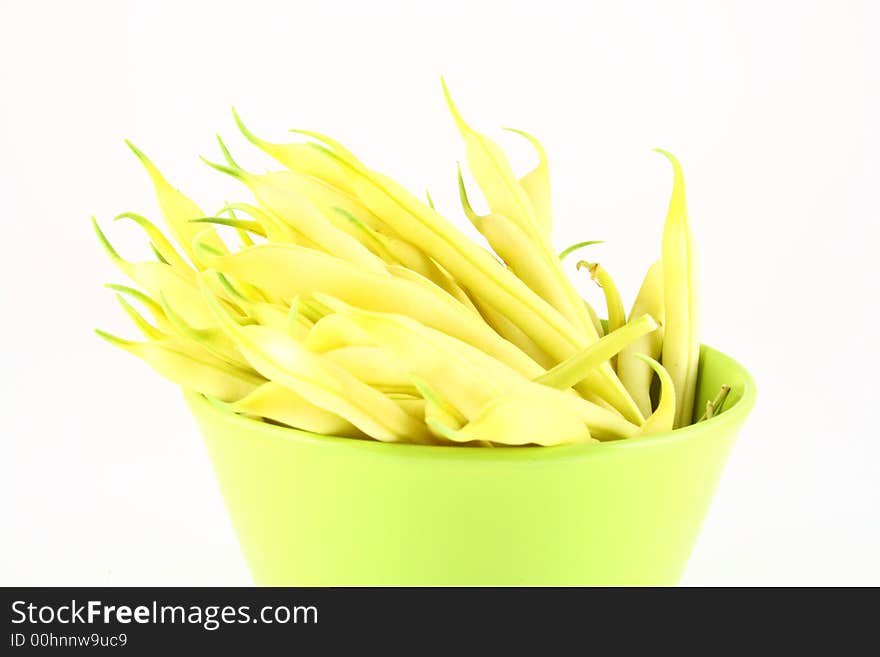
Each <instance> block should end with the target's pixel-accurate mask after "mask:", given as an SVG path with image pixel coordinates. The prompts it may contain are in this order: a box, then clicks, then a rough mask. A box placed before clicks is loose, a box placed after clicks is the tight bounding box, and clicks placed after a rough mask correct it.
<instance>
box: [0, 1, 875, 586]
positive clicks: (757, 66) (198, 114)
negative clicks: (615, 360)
mask: <svg viewBox="0 0 880 657" xmlns="http://www.w3.org/2000/svg"><path fill="white" fill-rule="evenodd" d="M877 8H878V4H877V3H871V2H844V1H841V0H837V1H829V2H767V1H761V2H729V3H718V2H700V1H694V2H657V3H649V2H644V3H632V2H583V3H577V2H572V1H571V0H566V1H564V2H552V1H549V0H541V2H497V3H487V2H478V1H475V0H470V1H468V2H452V1H451V0H445V1H444V2H436V3H430V4H429V3H407V2H398V3H393V2H385V1H381V2H380V1H379V0H370V1H369V2H323V3H319V2H297V1H293V2H284V3H281V2H279V3H268V2H242V1H241V0H237V1H235V2H218V1H215V2H206V3H196V2H137V3H136V2H89V1H85V0H80V1H78V2H61V1H59V2H54V3H48V2H25V1H21V2H9V1H5V0H4V1H2V2H0V212H2V221H0V235H2V257H0V281H2V288H0V289H2V311H0V312H2V323H0V344H2V348H3V358H2V376H0V405H2V409H0V410H2V415H0V427H2V456H0V528H2V529H0V535H2V543H0V584H6V585H11V584H43V585H49V584H94V585H98V584H126V585H127V584H248V583H249V582H250V579H249V576H248V574H247V570H246V568H245V565H244V562H243V560H242V558H241V557H240V555H239V552H238V548H237V544H236V542H235V537H234V535H233V533H232V531H231V528H230V526H229V524H228V521H227V518H226V514H225V510H224V508H223V506H222V502H221V500H220V497H219V493H218V491H217V488H216V485H215V483H214V480H213V475H212V472H211V470H210V465H209V463H208V460H207V456H206V454H205V451H204V449H203V447H202V444H201V441H200V439H199V437H198V435H197V432H196V428H195V425H194V422H193V421H192V420H191V419H190V418H189V416H188V415H187V413H186V411H185V409H184V407H183V403H182V401H181V399H180V397H179V394H178V392H177V390H176V389H175V388H174V386H172V385H170V384H168V383H166V382H165V381H163V380H160V379H159V378H158V377H157V376H155V375H154V374H153V373H152V372H151V371H149V370H148V369H147V368H146V367H145V366H144V365H143V364H142V363H140V362H138V361H136V360H135V359H133V358H131V357H129V356H127V355H125V354H123V353H122V352H118V351H116V350H113V349H111V348H110V347H109V346H108V345H106V344H104V343H103V342H101V341H99V340H98V339H97V338H96V337H95V336H94V335H93V334H92V333H91V330H92V328H93V327H94V326H101V327H103V328H106V329H109V330H111V331H115V332H120V333H124V334H128V335H133V333H131V330H130V329H129V328H128V327H127V324H126V322H125V321H124V320H123V319H122V316H121V313H120V312H119V310H118V308H116V307H115V303H114V301H113V297H112V294H111V293H110V292H109V291H107V290H105V289H103V288H102V287H101V285H102V284H103V283H105V282H108V281H117V282H122V279H121V275H120V274H118V273H117V272H116V271H115V270H114V269H113V268H112V266H111V265H110V264H109V262H108V261H107V260H106V259H105V258H104V256H103V254H102V253H101V251H100V249H99V247H98V244H97V242H96V240H95V239H94V236H93V234H92V233H91V229H90V227H89V225H88V218H89V216H90V215H91V214H95V215H96V216H97V217H98V219H99V220H100V221H102V224H103V225H104V226H105V228H106V229H107V230H108V232H109V234H110V236H111V239H113V240H114V241H115V242H116V243H117V245H118V246H119V247H120V249H122V250H123V251H124V252H125V254H126V255H128V256H136V255H138V254H139V253H144V251H143V250H141V251H138V250H137V249H139V248H142V247H140V246H139V243H140V235H139V234H137V232H136V229H135V228H134V227H133V226H128V225H122V224H116V225H112V224H111V223H110V219H111V218H112V217H113V216H114V215H115V214H117V213H118V212H122V211H127V210H131V211H137V212H142V213H145V214H147V215H148V216H151V217H153V218H154V219H157V220H158V216H157V208H156V205H155V201H154V198H153V195H152V191H151V188H150V185H149V183H148V180H147V178H146V176H145V175H144V173H143V171H142V169H141V167H140V165H139V163H138V162H137V161H136V159H135V158H134V157H133V156H132V155H131V153H130V152H128V150H127V149H126V148H125V146H124V144H123V141H122V140H123V138H130V139H132V140H133V141H135V143H137V144H138V145H139V146H140V147H141V148H142V149H144V150H145V151H146V152H147V153H148V154H149V155H150V156H151V157H152V158H153V159H154V161H156V162H157V163H158V164H159V165H160V167H162V168H163V170H164V172H165V173H166V175H167V176H168V177H169V179H171V180H172V181H173V182H174V183H175V184H176V185H178V186H180V187H181V188H183V189H184V190H185V191H186V192H188V193H189V194H190V195H192V196H194V197H195V198H196V199H197V200H198V201H199V202H200V203H201V204H202V206H203V207H204V208H206V209H209V210H215V209H217V208H219V206H220V204H221V203H222V202H223V201H224V200H227V199H229V198H231V197H233V198H242V199H244V198H246V195H245V194H244V190H242V189H239V188H238V187H237V186H236V184H235V183H234V181H231V180H230V179H227V178H226V177H224V176H222V174H218V173H215V172H212V171H210V170H209V169H207V167H205V166H204V165H203V164H201V163H200V162H199V160H198V158H197V156H198V155H200V154H202V155H208V156H211V157H214V158H215V159H216V157H217V148H216V144H215V143H214V141H213V139H214V133H215V132H218V131H219V132H220V133H222V134H223V135H224V136H226V137H227V141H228V143H229V144H230V147H231V148H232V150H233V152H234V153H235V154H236V155H238V156H239V157H240V159H241V160H242V161H243V162H244V163H245V164H247V165H249V166H252V167H257V168H260V167H264V166H266V165H267V164H268V162H267V161H266V160H265V159H263V158H262V157H261V156H259V155H258V154H255V153H254V152H253V149H252V148H250V147H248V146H247V145H246V144H245V142H244V141H243V139H242V138H240V137H239V136H238V135H237V133H236V130H235V127H234V125H233V124H232V121H231V118H230V114H229V107H230V105H232V104H235V105H236V107H237V108H238V109H239V110H240V112H241V113H242V115H243V116H244V117H245V118H246V119H247V121H248V122H249V124H250V125H251V127H252V128H253V129H255V130H256V131H257V132H258V133H261V134H263V135H264V136H265V137H267V138H270V139H274V140H277V141H281V140H284V139H285V134H286V130H287V129H288V128H292V127H300V128H311V129H315V130H319V131H325V132H329V133H331V134H333V135H335V136H337V137H338V138H339V139H340V140H342V141H343V143H346V144H347V145H349V146H350V147H351V148H352V149H353V150H354V151H355V152H357V153H359V154H360V155H361V157H362V158H363V159H365V160H366V161H368V162H370V163H371V164H373V165H374V166H375V167H376V168H379V169H381V170H384V171H386V172H388V173H390V174H392V175H394V176H397V177H399V178H400V179H401V180H402V181H403V182H405V183H406V184H407V185H409V186H410V187H411V188H412V189H414V190H421V189H424V188H426V187H429V188H430V190H431V191H432V193H433V195H434V197H435V199H436V200H437V201H438V204H439V206H440V208H441V210H444V211H446V212H447V214H449V215H450V216H454V217H455V220H456V221H462V217H461V215H460V212H459V211H458V204H457V201H456V196H455V177H454V176H455V162H456V160H458V159H462V158H463V149H462V146H461V143H460V141H459V139H458V136H457V134H456V132H455V130H454V127H453V124H452V122H451V120H450V119H449V117H448V116H447V115H446V112H445V108H444V106H443V103H442V97H441V94H440V86H439V81H438V78H439V75H440V74H444V75H445V76H446V78H447V80H448V82H449V84H450V86H451V88H452V90H453V92H454V94H455V97H456V99H457V101H458V103H459V106H460V108H461V109H462V111H463V112H465V114H466V116H467V117H468V118H469V119H470V120H471V121H472V123H473V124H474V125H475V126H477V127H478V128H480V129H483V130H484V131H486V132H488V133H489V134H491V135H493V136H495V137H497V138H498V139H499V140H500V141H502V143H503V144H504V145H505V146H508V147H509V148H510V152H511V153H512V157H513V160H514V162H515V164H516V165H517V167H519V168H521V169H523V170H525V169H527V168H529V167H530V166H531V164H532V157H533V156H532V154H531V153H530V151H529V149H528V148H526V147H525V146H524V145H523V143H522V142H520V141H519V140H518V138H516V137H515V136H512V135H506V133H502V132H501V131H500V128H501V127H502V126H505V125H512V126H515V127H520V128H523V129H526V130H529V131H532V132H534V133H535V134H536V135H538V136H539V137H540V138H541V139H542V140H543V141H544V143H545V145H546V147H547V149H548V151H549V153H550V157H551V165H552V171H553V183H554V203H555V210H556V226H557V227H556V232H555V240H556V242H557V246H559V247H560V248H561V247H563V246H566V245H567V244H568V243H570V242H572V241H576V240H580V239H591V238H592V239H597V238H602V239H605V240H608V243H607V244H605V245H603V246H601V247H596V248H595V250H594V251H593V253H592V257H593V258H596V259H599V260H601V261H602V262H603V263H604V264H605V265H606V266H607V267H608V268H609V269H610V270H611V272H612V273H613V274H614V275H615V277H616V278H617V280H618V284H619V287H620V288H621V290H622V292H623V293H624V295H625V296H626V298H627V299H630V300H631V299H632V298H633V296H634V294H635V292H636V289H637V287H638V284H639V282H640V279H641V276H642V274H643V272H644V270H645V268H646V267H647V266H648V264H649V263H650V261H651V259H652V258H654V257H656V256H657V255H658V251H659V239H660V233H661V227H662V221H663V217H664V213H665V206H666V203H667V200H668V195H669V189H670V184H671V176H670V171H669V168H668V165H667V164H666V162H665V161H664V160H663V159H662V158H661V157H660V156H658V155H656V154H654V153H651V152H650V148H652V147H655V146H663V147H665V148H668V149H670V150H672V151H673V152H675V153H676V154H677V155H678V156H679V158H680V159H681V160H682V162H683V163H684V166H685V173H686V177H687V181H688V193H689V204H690V210H691V218H692V222H693V227H694V231H695V233H696V236H697V239H698V244H699V248H700V253H701V260H702V280H703V335H704V339H705V341H706V342H707V343H709V344H712V345H714V346H717V347H720V348H721V349H723V350H724V351H726V352H728V353H730V354H732V355H733V356H735V357H736V358H738V359H739V360H741V361H742V362H743V363H744V364H746V365H747V367H748V368H749V369H750V370H751V371H752V372H753V374H754V376H755V378H756V379H757V381H758V385H759V402H758V405H757V407H756V408H755V411H754V414H753V416H752V417H751V419H750V421H749V423H748V424H747V426H746V428H745V430H744V431H743V433H742V435H741V437H740V440H739V442H738V444H737V446H736V448H735V450H734V452H733V454H732V457H731V459H730V462H729V464H728V468H727V470H726V474H725V476H724V479H723V481H722V483H721V486H720V488H719V490H718V494H717V497H716V499H715V503H714V505H713V507H712V510H711V512H710V515H709V518H708V519H707V522H706V525H705V529H704V531H703V534H702V537H701V540H700V542H699V545H698V547H697V549H696V551H695V553H694V555H693V559H692V561H691V564H690V566H689V568H688V571H687V574H686V576H685V578H684V580H683V583H685V584H691V585H698V584H699V585H705V584H712V585H717V584H723V585H737V584H793V585H806V584H874V585H877V584H880V560H878V559H877V555H878V554H880V431H878V421H880V416H878V413H877V404H878V397H880V395H878V393H880V390H878V386H877V383H876V381H877V377H878V364H880V363H878V355H877V343H878V338H877V323H878V320H880V315H878V312H877V293H876V290H875V287H876V283H877V280H878V276H877V264H878V259H880V258H878V248H880V247H878V245H880V229H878V224H880V186H878V182H880V180H878V153H880V134H878V124H880V104H878V74H877V64H878V63H880V52H878V45H877V44H878V43H880V22H878V19H880V15H878V10H877ZM583 289H584V290H585V294H588V295H591V296H590V298H593V299H595V300H597V301H598V299H599V297H598V296H597V292H598V291H597V290H596V289H595V288H593V287H590V285H588V284H586V283H584V284H583Z"/></svg>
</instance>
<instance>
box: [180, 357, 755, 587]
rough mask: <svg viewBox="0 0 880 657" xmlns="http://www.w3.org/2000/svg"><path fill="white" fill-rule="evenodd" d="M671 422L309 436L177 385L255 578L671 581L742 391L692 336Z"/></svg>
mask: <svg viewBox="0 0 880 657" xmlns="http://www.w3.org/2000/svg"><path fill="white" fill-rule="evenodd" d="M723 383H727V384H730V385H731V387H732V390H731V393H730V396H729V397H728V400H727V403H726V405H725V410H724V412H723V413H721V414H720V415H718V416H716V417H715V418H712V419H711V420H708V421H704V422H700V423H699V424H696V425H693V426H690V427H686V428H683V429H678V430H676V431H673V432H671V433H667V434H662V435H654V436H649V437H645V438H635V439H629V440H624V441H619V442H606V443H601V444H592V445H572V446H562V447H505V448H500V447H496V448H467V447H430V446H422V445H399V444H388V443H379V442H374V441H366V440H354V439H350V438H334V437H327V436H320V435H316V434H311V433H308V432H304V431H298V430H295V429H287V428H284V427H278V426H273V425H270V424H266V423H263V422H257V421H254V420H251V419H247V418H244V417H240V416H237V415H235V414H233V413H230V412H228V411H224V410H223V409H221V408H218V407H215V406H214V405H212V404H211V403H210V402H208V401H207V400H206V399H205V398H204V397H202V396H201V395H198V394H195V393H191V392H187V393H186V400H187V403H188V404H189V407H190V409H191V410H192V413H193V414H194V415H195V417H196V419H197V421H198V424H199V426H200V428H201V431H202V435H203V436H204V439H205V443H206V445H207V447H208V452H209V453H210V455H211V459H212V461H213V464H214V470H215V472H216V475H217V480H218V482H219V484H220V489H221V491H222V494H223V497H224V499H225V501H226V505H227V507H228V510H229V514H230V516H231V518H232V522H233V525H234V526H235V530H236V532H237V534H238V539H239V541H240V543H241V547H242V550H243V552H244V555H245V558H246V559H247V562H248V565H249V567H250V570H251V573H252V575H253V577H254V580H255V581H256V583H257V584H261V585H276V586H370V585H376V586H411V585H412V586H419V585H558V586H567V585H671V584H675V583H676V582H677V581H678V580H679V578H680V576H681V573H682V571H683V570H684V567H685V564H686V563H687V560H688V557H689V556H690V553H691V550H692V549H693V545H694V543H695V541H696V539H697V535H698V533H699V531H700V526H701V525H702V523H703V518H704V517H705V515H706V511H707V509H708V507H709V503H710V502H711V499H712V496H713V494H714V491H715V487H716V485H717V482H718V479H719V477H720V475H721V470H722V468H723V466H724V462H725V460H726V458H727V453H728V450H729V448H730V446H731V444H732V443H733V441H734V438H735V437H736V435H737V433H738V431H739V429H740V426H741V425H742V423H743V422H744V421H745V419H746V416H747V415H748V414H749V411H750V410H751V408H752V405H753V404H754V402H755V385H754V382H753V381H752V378H751V376H749V374H748V372H746V370H745V369H744V368H743V367H742V366H741V365H739V364H738V363H737V362H736V361H734V360H733V359H731V358H729V357H728V356H725V355H724V354H722V353H720V352H718V351H716V350H714V349H712V348H710V347H706V346H704V347H703V348H702V352H701V375H700V381H699V383H698V395H697V406H696V407H697V408H705V404H706V401H707V399H709V398H711V397H712V396H713V395H714V394H715V393H716V392H717V391H718V389H719V387H720V386H721V384H723Z"/></svg>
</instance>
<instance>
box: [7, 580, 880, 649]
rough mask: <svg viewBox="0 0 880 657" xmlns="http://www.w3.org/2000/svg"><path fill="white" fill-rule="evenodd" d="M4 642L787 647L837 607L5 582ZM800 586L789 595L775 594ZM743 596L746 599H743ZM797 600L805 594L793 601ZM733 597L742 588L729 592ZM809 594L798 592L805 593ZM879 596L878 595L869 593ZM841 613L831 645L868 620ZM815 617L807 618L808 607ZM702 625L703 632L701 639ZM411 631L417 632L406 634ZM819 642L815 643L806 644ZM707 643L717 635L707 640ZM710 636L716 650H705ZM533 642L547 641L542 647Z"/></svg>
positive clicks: (826, 623) (813, 636)
mask: <svg viewBox="0 0 880 657" xmlns="http://www.w3.org/2000/svg"><path fill="white" fill-rule="evenodd" d="M0 592H2V598H3V601H2V602H3V608H4V611H3V617H4V623H5V629H6V632H5V635H4V636H3V637H2V648H0V652H2V654H5V655H15V654H19V653H25V652H34V651H45V650H53V651H57V650H62V651H63V652H67V651H69V650H74V651H84V650H89V651H93V650H100V651H102V652H109V653H114V652H117V651H120V652H133V653H135V654H140V653H141V652H147V653H150V654H156V653H157V651H164V652H167V651H171V654H177V653H178V651H179V650H183V649H198V650H199V651H200V652H199V654H203V653H202V652H201V651H203V650H210V649H223V650H224V653H223V654H226V653H225V650H246V651H248V652H247V653H244V654H252V653H251V651H253V650H254V649H268V648H280V649H284V651H285V652H291V651H295V650H298V649H300V648H309V649H316V650H319V651H321V652H324V651H326V650H328V649H330V648H333V647H342V646H351V645H355V646H357V645H361V646H362V647H363V648H377V647H379V648H386V647H392V646H398V647H400V646H409V647H410V648H412V649H413V650H415V649H416V648H417V647H425V646H426V645H430V646H433V647H437V646H439V645H441V644H442V645H446V646H453V647H456V646H457V647H460V648H466V647H468V646H472V645H473V643H472V642H473V641H474V640H475V639H480V640H483V641H486V640H488V641H489V642H490V643H491V644H492V645H493V646H495V647H498V646H500V645H504V644H514V645H517V646H519V647H520V648H522V647H523V646H524V645H526V644H525V643H524V642H530V645H535V646H541V645H545V647H550V646H567V647H570V648H576V649H578V650H579V651H580V650H589V649H590V647H591V646H594V647H598V645H599V644H601V645H603V646H606V647H607V645H608V642H609V641H611V642H612V644H613V646H614V648H615V652H617V651H620V650H622V649H627V648H635V647H637V646H643V645H645V642H647V644H648V645H653V647H654V648H661V647H663V648H675V649H679V648H682V647H683V646H684V645H687V644H692V645H699V644H700V642H701V641H705V640H710V644H711V645H707V646H706V648H707V650H709V652H714V650H715V648H718V647H719V645H721V644H723V645H724V646H725V647H726V648H730V647H731V646H732V645H733V644H736V643H737V642H739V641H741V640H743V639H745V638H746V637H747V636H755V635H759V636H761V637H762V639H761V640H762V642H763V643H762V645H763V646H764V647H766V646H768V645H769V643H768V642H769V641H770V640H771V638H772V637H773V636H774V635H775V636H777V637H780V636H781V637H782V638H783V644H784V645H786V646H788V647H790V646H791V642H792V641H794V640H796V639H810V640H818V639H819V638H820V637H819V634H818V633H819V632H823V631H826V630H829V629H830V628H831V627H832V625H831V621H832V618H833V615H832V613H831V610H829V609H822V610H821V611H820V608H819V607H818V606H808V605H809V603H808V598H809V596H808V598H807V599H805V598H804V597H803V596H792V595H790V592H788V593H785V592H782V593H780V592H773V593H771V594H770V595H769V596H768V595H767V592H761V593H760V594H759V595H755V592H754V591H747V592H744V591H742V590H740V591H739V592H737V593H736V594H735V595H733V597H732V598H731V595H732V593H731V592H729V591H724V592H719V591H717V590H716V591H709V590H704V591H686V590H683V589H678V590H671V589H667V590H662V589H639V590H634V589H629V590H625V589H564V588H563V589H548V588H541V589H538V588H529V589H453V588H438V589H429V588H424V589H404V588H398V589H369V588H362V589H360V588H347V589H317V588H313V589H310V588H287V589H285V588H203V589H183V588H181V589H175V588H6V589H0ZM780 596H782V597H784V598H797V599H795V600H777V598H779V597H780ZM745 597H748V598H749V600H745V601H744V600H743V598H745ZM798 600H799V602H798ZM737 601H738V602H737ZM805 603H806V604H805ZM870 608H871V609H873V606H871V607H870ZM836 610H837V611H838V612H840V611H841V607H839V606H838V607H837V609H836ZM863 612H864V613H854V614H848V615H847V616H846V628H845V629H846V631H845V632H839V631H838V632H836V633H835V634H834V637H835V639H834V642H835V646H836V648H837V649H840V648H841V647H842V646H843V645H845V644H846V643H849V642H850V641H851V640H853V639H855V637H856V636H857V635H858V633H859V632H861V631H863V630H865V629H866V628H868V627H870V625H869V623H868V622H867V618H868V614H867V608H863ZM811 617H813V618H815V619H816V621H817V622H816V623H812V622H811V621H810V618H811ZM707 638H708V639H707ZM413 641H416V642H417V644H413V643H412V642H413ZM816 645H819V644H818V643H817V644H814V647H815V646H816ZM711 646H714V648H712V647H711ZM710 648H711V650H710ZM540 652H542V653H543V652H545V651H543V650H541V651H540Z"/></svg>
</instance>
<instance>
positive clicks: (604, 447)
mask: <svg viewBox="0 0 880 657" xmlns="http://www.w3.org/2000/svg"><path fill="white" fill-rule="evenodd" d="M704 353H712V354H713V356H720V357H721V358H722V359H723V360H726V361H727V362H728V365H729V366H731V367H734V368H736V369H737V370H738V378H740V379H741V380H742V382H743V390H742V395H741V396H740V397H739V399H737V400H736V401H735V402H734V404H733V405H732V406H730V407H729V408H726V409H725V410H724V411H723V412H722V413H721V414H720V415H717V416H715V417H713V418H710V419H708V420H704V421H703V422H700V423H699V424H696V423H695V424H691V425H688V426H686V427H681V428H680V429H675V430H673V431H667V432H664V433H658V434H651V435H649V436H637V437H634V438H626V439H623V440H610V441H604V442H597V443H590V444H578V445H555V446H543V445H524V446H514V445H510V446H503V447H492V448H487V447H464V446H459V445H419V444H415V443H393V442H382V441H379V440H362V439H357V438H346V437H342V436H328V435H323V434H317V433H313V432H310V431H304V430H302V429H295V428H293V427H284V426H280V425H274V424H268V423H266V422H261V421H260V420H256V419H253V418H249V417H245V416H243V415H239V414H237V413H234V412H233V411H231V410H229V409H228V408H223V407H221V406H220V405H218V404H214V403H211V401H210V400H209V399H208V398H207V397H205V396H204V395H203V394H201V393H199V392H196V391H193V390H188V389H185V388H184V389H182V390H183V395H184V398H185V399H186V402H187V405H188V406H189V408H190V410H191V412H192V413H193V415H195V416H196V417H197V418H198V417H199V416H203V415H210V416H214V417H216V418H218V419H220V420H222V421H223V422H224V423H226V424H229V425H233V426H236V425H237V426H240V427H242V428H243V429H247V431H248V432H258V433H261V434H264V435H266V436H268V437H272V438H277V439H281V440H286V441H292V442H297V443H304V444H308V445H321V446H325V447H328V448H338V449H351V450H359V451H362V452H366V453H368V454H377V455H384V456H392V455H394V456H397V457H407V458H431V459H437V458H443V459H451V460H457V461H460V460H465V461H480V460H488V461H495V460H509V459H515V460H529V461H531V460H535V461H538V460H547V459H549V460H555V459H557V458H560V457H566V458H568V457H571V456H581V457H589V458H593V457H599V456H605V455H610V454H615V453H619V452H620V451H621V450H638V449H644V448H648V447H656V446H659V445H665V444H670V443H678V442H681V441H685V440H692V439H695V438H698V437H700V436H711V435H716V434H718V433H719V432H720V433H724V429H725V428H727V427H735V426H737V425H739V424H740V423H741V422H742V421H744V420H745V418H746V417H747V416H748V414H749V412H750V411H751V410H752V407H753V406H754V404H755V400H756V399H757V387H756V385H755V381H754V379H753V378H752V376H751V374H750V373H749V372H748V370H746V368H745V367H743V366H742V365H741V364H740V363H739V362H738V361H736V360H734V359H733V358H732V357H730V356H728V355H727V354H725V353H724V352H722V351H719V350H718V349H714V348H713V347H710V346H708V345H705V344H703V345H701V346H700V360H701V361H702V360H703V355H704Z"/></svg>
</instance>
